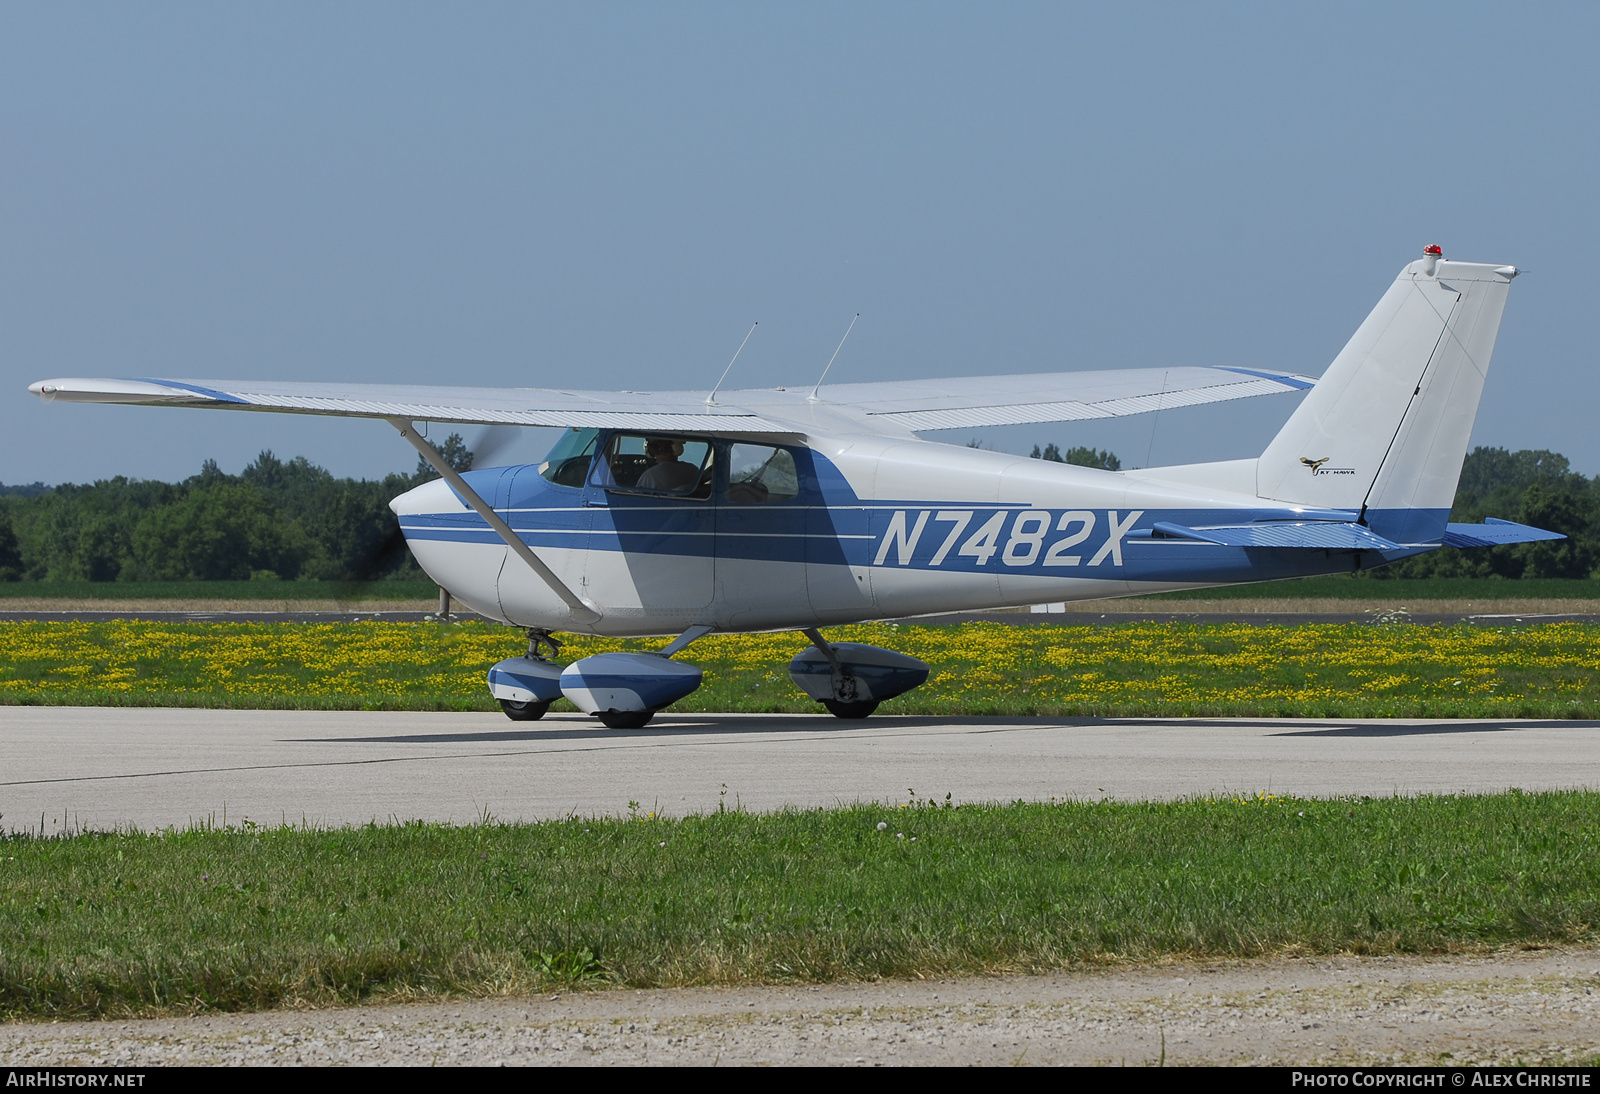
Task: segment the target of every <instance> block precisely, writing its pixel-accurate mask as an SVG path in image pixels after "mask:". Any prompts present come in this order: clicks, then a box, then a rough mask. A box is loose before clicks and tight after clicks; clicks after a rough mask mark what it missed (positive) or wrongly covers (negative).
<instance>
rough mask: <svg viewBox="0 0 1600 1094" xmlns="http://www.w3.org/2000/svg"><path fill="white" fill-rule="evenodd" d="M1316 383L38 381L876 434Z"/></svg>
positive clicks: (1120, 409) (37, 386) (600, 422)
mask: <svg viewBox="0 0 1600 1094" xmlns="http://www.w3.org/2000/svg"><path fill="white" fill-rule="evenodd" d="M1315 383H1316V381H1315V380H1313V379H1310V378H1309V377H1305V376H1297V375H1294V374H1292V373H1285V372H1269V371H1265V370H1259V369H1239V368H1220V367H1219V368H1195V367H1184V368H1172V369H1128V370H1123V371H1099V372H1049V373H1036V374H1032V375H1015V376H965V377H956V378H951V379H940V380H901V381H891V382H886V383H868V384H832V385H829V386H826V387H823V388H820V389H819V390H818V392H817V396H816V400H815V401H812V399H811V398H810V397H809V393H808V392H807V391H805V389H784V388H776V389H768V390H745V391H729V392H723V393H721V394H719V395H718V396H717V397H716V402H710V401H709V400H708V398H707V396H705V395H703V394H702V393H701V392H699V391H588V390H581V389H564V388H535V387H517V388H485V387H432V386H409V385H400V384H326V383H298V382H285V381H268V380H167V379H148V378H136V379H85V378H76V377H67V378H62V379H55V380H40V381H38V382H37V383H34V384H31V385H29V387H28V390H29V391H31V392H33V393H34V394H35V395H38V396H39V397H40V398H42V399H44V400H45V401H47V402H49V401H57V400H59V401H61V402H73V403H132V404H139V405H145V406H195V407H211V408H215V409H223V410H256V411H279V412H285V413H291V414H332V415H342V416H346V417H358V418H405V419H411V420H418V421H430V422H450V423H456V422H460V423H467V424H474V423H482V424H493V425H532V426H557V427H567V426H572V427H577V428H599V429H659V430H680V431H693V432H719V433H723V432H726V433H797V432H805V427H804V425H801V424H799V423H804V422H807V421H809V420H811V419H812V418H813V415H812V413H811V411H812V410H813V409H814V408H817V407H819V406H821V407H826V408H827V409H828V410H829V411H831V412H833V413H834V414H836V415H843V416H844V417H845V418H848V419H853V420H854V421H855V422H856V423H857V424H858V425H859V426H860V427H865V428H867V429H871V430H873V431H874V432H886V433H892V434H899V435H904V434H905V433H907V432H916V431H919V430H930V429H957V428H971V427H976V426H986V425H1021V424H1027V423H1033V422H1071V421H1081V420H1084V419H1087V418H1114V417H1119V416H1121V415H1125V414H1142V413H1145V412H1147V411H1152V410H1163V409H1168V408H1171V407H1180V406H1193V405H1196V404H1199V403H1212V402H1222V401H1225V400H1229V399H1243V398H1248V397H1250V396H1255V395H1269V394H1274V393H1276V392H1284V391H1303V390H1305V389H1307V388H1310V387H1312V386H1313V385H1314V384H1315Z"/></svg>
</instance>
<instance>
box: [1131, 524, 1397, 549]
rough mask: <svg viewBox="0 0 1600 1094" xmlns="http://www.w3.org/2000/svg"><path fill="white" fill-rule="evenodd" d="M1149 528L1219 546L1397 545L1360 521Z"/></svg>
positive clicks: (1160, 534) (1163, 535)
mask: <svg viewBox="0 0 1600 1094" xmlns="http://www.w3.org/2000/svg"><path fill="white" fill-rule="evenodd" d="M1151 531H1153V532H1154V533H1155V536H1156V538H1158V539H1189V540H1195V541H1197V542H1200V543H1215V544H1219V545H1221V546H1223V547H1299V548H1305V549H1309V550H1319V551H1398V550H1401V549H1402V548H1401V546H1400V545H1399V544H1398V543H1393V542H1391V541H1389V540H1387V539H1384V538H1383V537H1382V536H1378V535H1373V534H1372V532H1371V531H1370V530H1369V529H1367V528H1365V527H1363V526H1362V525H1360V524H1350V523H1346V522H1344V521H1332V520H1313V521H1266V522H1263V523H1260V524H1234V525H1227V526H1224V527H1220V528H1188V527H1185V526H1184V525H1182V524H1172V523H1170V522H1168V521H1164V520H1162V521H1157V522H1156V523H1155V525H1154V526H1153V527H1152V529H1151Z"/></svg>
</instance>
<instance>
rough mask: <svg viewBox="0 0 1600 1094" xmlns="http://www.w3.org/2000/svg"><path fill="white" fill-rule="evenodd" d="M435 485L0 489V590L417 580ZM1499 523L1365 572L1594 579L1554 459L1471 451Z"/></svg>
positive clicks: (1597, 482) (261, 478) (1466, 494)
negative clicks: (1509, 536)
mask: <svg viewBox="0 0 1600 1094" xmlns="http://www.w3.org/2000/svg"><path fill="white" fill-rule="evenodd" d="M435 447H436V448H437V449H438V450H439V452H440V453H441V454H442V455H443V456H444V458H445V459H446V460H447V461H448V462H449V463H450V465H451V466H452V467H455V468H456V469H457V470H459V471H466V470H470V469H471V467H472V453H471V452H470V451H469V450H468V449H467V446H466V445H465V444H464V443H463V442H462V440H461V437H460V435H459V434H454V433H452V434H451V435H450V436H449V437H448V438H447V439H446V440H445V442H444V444H442V445H436V446H435ZM1033 456H1034V458H1036V459H1043V460H1051V461H1054V462H1059V463H1073V464H1080V465H1083V466H1087V467H1100V468H1104V469H1106V470H1111V471H1115V470H1117V469H1119V468H1120V467H1121V462H1120V461H1119V460H1118V459H1117V457H1116V456H1115V455H1114V454H1113V453H1110V452H1104V451H1099V450H1096V449H1092V448H1069V449H1067V450H1065V451H1062V450H1061V449H1060V448H1058V447H1057V446H1056V445H1054V444H1050V445H1046V446H1045V447H1044V448H1042V449H1041V448H1039V447H1037V446H1035V448H1034V450H1033ZM434 477H435V475H434V473H433V471H432V469H430V468H429V467H428V466H427V464H426V463H424V462H423V461H422V460H420V459H419V460H418V461H417V467H416V470H415V471H413V472H412V473H411V474H409V475H406V474H400V473H396V474H392V475H387V476H385V477H384V478H383V479H380V480H367V479H339V478H334V476H333V475H332V474H330V473H329V472H328V471H326V470H324V469H323V468H321V467H318V466H316V465H315V464H313V463H311V462H310V461H308V460H306V459H305V458H304V457H303V456H302V457H296V458H294V459H292V460H287V461H285V460H281V459H279V458H278V457H277V456H275V455H273V454H272V453H271V452H270V451H268V452H263V453H261V455H260V456H258V457H256V460H255V462H254V463H252V464H250V466H248V467H246V468H245V469H244V470H243V471H242V472H240V473H239V474H237V475H228V474H225V473H223V472H222V471H221V470H220V469H218V467H217V465H216V463H215V462H214V461H211V460H207V461H206V462H205V464H204V465H202V466H201V469H200V473H199V474H198V475H194V476H192V477H190V478H188V479H185V480H183V481H182V482H177V483H165V482H153V481H149V480H141V479H129V478H126V477H123V476H118V477H116V478H113V479H103V480H101V481H99V482H95V483H92V484H86V485H71V484H68V485H62V486H55V487H47V486H44V485H42V484H39V483H34V484H31V485H27V486H10V487H7V486H0V581H18V580H27V581H71V580H78V581H83V580H87V581H224V580H231V581H239V580H249V579H259V580H273V579H278V578H282V579H286V580H292V579H295V578H316V579H322V580H327V581H371V580H375V579H380V578H386V577H420V576H422V573H421V570H420V569H418V568H417V565H416V563H415V562H414V561H413V560H412V558H411V554H410V552H409V551H407V550H406V549H405V542H404V539H403V538H402V537H401V535H400V528H399V524H398V523H397V522H396V520H395V517H394V514H393V513H391V512H390V511H389V501H390V499H392V498H394V497H395V496H397V495H399V494H402V493H404V492H405V491H407V490H410V489H411V488H412V487H414V486H417V485H420V484H421V483H423V482H426V481H428V480H429V479H432V478H434ZM1484 517H1499V518H1502V519H1504V520H1514V521H1517V522H1519V523H1522V524H1531V525H1533V526H1534V527H1537V528H1547V529H1549V530H1550V531H1553V532H1561V533H1563V534H1565V535H1566V536H1567V537H1568V538H1567V539H1565V540H1562V541H1558V542H1554V543H1523V544H1515V545H1512V546H1509V547H1493V548H1478V549H1474V550H1467V551H1462V550H1456V549H1454V548H1449V547H1446V548H1444V549H1443V550H1439V551H1433V552H1430V553H1428V554H1425V555H1420V556H1417V557H1415V558H1410V559H1406V560H1404V561H1402V562H1399V563H1396V564H1394V565H1392V566H1386V567H1384V568H1382V569H1379V570H1375V571H1372V572H1371V576H1372V577H1374V578H1397V577H1502V578H1520V577H1566V578H1587V577H1600V572H1597V571H1600V476H1596V477H1595V478H1592V479H1591V478H1588V477H1586V476H1584V475H1581V474H1579V473H1577V472H1575V471H1573V470H1572V469H1571V467H1570V465H1569V464H1568V461H1567V458H1566V457H1565V456H1562V455H1560V454H1559V453H1556V452H1550V451H1546V450H1544V449H1539V450H1523V451H1518V452H1509V451H1507V450H1506V449H1504V448H1476V449H1474V450H1473V451H1472V452H1471V454H1469V455H1468V456H1467V459H1466V463H1465V465H1464V466H1463V467H1462V470H1461V482H1460V485H1459V486H1458V488H1457V490H1456V498H1455V507H1454V508H1453V509H1452V510H1451V517H1450V519H1451V520H1455V521H1463V522H1469V523H1474V522H1478V521H1481V520H1482V519H1483V518H1484Z"/></svg>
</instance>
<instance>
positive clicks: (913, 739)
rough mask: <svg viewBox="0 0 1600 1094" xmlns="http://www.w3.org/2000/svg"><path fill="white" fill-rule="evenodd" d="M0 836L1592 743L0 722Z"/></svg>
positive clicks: (1171, 784) (2, 716) (19, 715)
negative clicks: (7, 832)
mask: <svg viewBox="0 0 1600 1094" xmlns="http://www.w3.org/2000/svg"><path fill="white" fill-rule="evenodd" d="M0 754H3V757H4V759H3V762H0V828H4V829H10V830H17V829H31V830H33V831H38V830H39V829H40V826H41V825H42V826H43V829H44V831H45V832H46V833H47V834H48V833H51V832H59V831H62V830H63V828H66V829H76V828H97V829H105V828H111V827H117V826H136V827H139V828H144V829H151V828H163V827H166V826H169V825H178V826H180V827H181V826H187V825H189V824H191V823H199V822H211V823H218V824H220V823H224V822H225V823H229V824H233V823H238V822H241V821H243V820H245V819H249V820H251V821H253V822H256V823H260V824H274V825H275V824H279V823H284V822H288V823H293V824H299V823H302V822H305V823H310V824H313V825H342V824H361V823H365V822H367V821H370V820H377V821H380V822H382V821H387V820H396V819H397V820H412V819H425V820H441V821H452V822H455V823H468V822H472V821H475V820H477V819H479V818H481V817H483V816H484V815H485V814H489V815H492V816H493V817H495V818H498V819H501V820H507V821H513V820H535V819H542V818H548V817H553V816H564V815H567V814H571V813H576V814H580V815H586V816H587V815H596V814H622V813H625V812H627V810H628V808H629V803H630V802H637V803H638V808H639V809H640V810H641V811H650V810H656V811H659V812H662V813H666V814H683V813H690V812H698V811H706V810H713V809H716V808H717V806H718V804H719V803H725V804H726V805H727V806H728V807H729V808H733V807H735V806H742V807H743V808H745V809H752V810H763V811H764V810H772V809H780V808H784V807H801V808H805V807H816V806H833V805H837V804H840V803H851V802H857V801H880V802H895V801H905V800H906V798H907V796H908V794H909V793H910V792H911V791H912V790H913V789H914V790H915V792H916V795H917V797H919V798H927V797H933V798H937V799H940V800H943V798H944V797H945V795H946V794H949V795H951V797H952V798H953V800H955V801H957V802H972V801H1014V800H1016V799H1018V798H1022V799H1029V800H1048V799H1050V798H1052V797H1053V798H1057V799H1060V798H1086V799H1099V798H1103V797H1114V798H1118V799H1122V800H1132V799H1159V798H1174V797H1182V796H1188V795H1205V794H1213V793H1217V794H1221V793H1227V794H1235V793H1252V792H1255V791H1271V792H1274V793H1279V794H1294V795H1301V796H1318V797H1321V796H1337V795H1373V796H1384V795H1391V794H1418V793H1453V792H1461V791H1470V792H1481V791H1495V790H1503V789H1507V788H1510V787H1520V788H1522V789H1525V790H1537V789H1551V788H1571V787H1590V788H1600V723H1596V722H1577V721H1509V720H1508V721H1455V720H1451V721H1447V720H1431V721H1424V720H1392V721H1357V720H1335V721H1316V720H1285V719H1167V720H1146V719H1048V718H933V717H892V718H873V719H869V720H867V721H864V722H858V723H846V722H840V721H837V720H835V719H832V718H828V717H824V716H805V715H778V716H770V715H731V714H719V715H673V714H665V715H660V716H658V717H657V718H656V720H655V721H654V722H652V723H651V724H650V725H649V726H647V727H645V728H644V729H639V730H608V729H605V728H603V727H601V726H599V725H598V724H597V723H595V722H594V721H593V720H592V719H589V718H585V717H581V716H578V715H559V714H557V715H550V716H548V717H547V718H545V719H544V720H543V721H540V722H534V723H513V722H510V721H508V720H507V719H505V718H503V717H501V716H500V715H498V714H425V713H386V712H327V711H325V712H315V711H264V710H229V711H218V710H168V709H141V708H134V709H127V708H110V707H6V708H0Z"/></svg>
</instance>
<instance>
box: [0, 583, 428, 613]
mask: <svg viewBox="0 0 1600 1094" xmlns="http://www.w3.org/2000/svg"><path fill="white" fill-rule="evenodd" d="M438 597H439V586H437V585H435V584H434V583H433V582H431V581H429V580H427V579H426V578H423V579H422V580H420V581H401V580H387V579H386V580H382V581H13V582H7V583H3V584H0V608H3V607H4V604H5V601H7V600H62V601H73V602H80V601H96V600H104V601H108V602H116V601H123V600H327V601H334V602H339V603H346V602H350V601H363V600H380V601H395V600H437V599H438Z"/></svg>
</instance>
